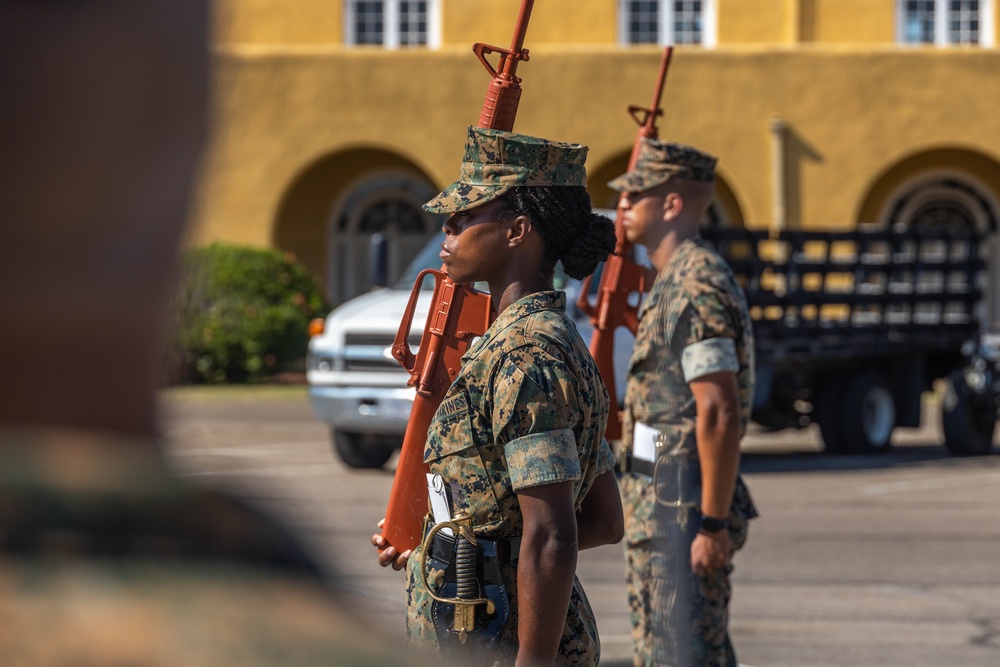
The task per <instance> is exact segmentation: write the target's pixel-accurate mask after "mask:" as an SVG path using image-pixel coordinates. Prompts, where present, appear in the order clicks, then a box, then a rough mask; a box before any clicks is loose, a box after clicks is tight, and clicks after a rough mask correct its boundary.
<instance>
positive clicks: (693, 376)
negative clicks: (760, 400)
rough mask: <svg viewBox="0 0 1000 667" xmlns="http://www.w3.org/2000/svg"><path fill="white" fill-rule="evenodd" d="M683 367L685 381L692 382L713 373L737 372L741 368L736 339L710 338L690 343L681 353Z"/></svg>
mask: <svg viewBox="0 0 1000 667" xmlns="http://www.w3.org/2000/svg"><path fill="white" fill-rule="evenodd" d="M681 368H682V369H683V370H684V381H685V382H692V381H694V380H697V379H698V378H700V377H704V376H706V375H711V374H712V373H721V372H731V373H736V372H738V371H739V370H740V359H739V356H737V354H736V341H734V340H733V339H732V338H709V339H708V340H703V341H699V342H697V343H693V344H691V345H688V346H687V347H685V348H684V351H683V352H682V353H681Z"/></svg>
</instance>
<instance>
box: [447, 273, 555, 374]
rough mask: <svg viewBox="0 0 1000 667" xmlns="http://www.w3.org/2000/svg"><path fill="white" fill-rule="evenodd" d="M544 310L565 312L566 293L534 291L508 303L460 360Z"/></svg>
mask: <svg viewBox="0 0 1000 667" xmlns="http://www.w3.org/2000/svg"><path fill="white" fill-rule="evenodd" d="M546 310H556V311H559V312H565V311H566V293H565V292H559V291H556V290H551V291H545V292H535V293H534V294H529V295H528V296H523V297H521V298H520V299H518V300H517V301H515V302H514V303H512V304H510V305H509V306H507V308H506V309H505V310H504V311H503V312H502V313H500V314H499V315H497V318H496V319H495V320H493V324H491V325H490V328H489V329H487V330H486V333H484V334H483V336H482V338H480V339H479V340H478V341H476V343H475V344H474V345H473V346H472V347H470V348H469V351H468V352H466V353H465V356H463V357H462V362H463V363H464V362H465V360H466V359H471V358H472V357H475V356H476V355H478V354H479V352H480V351H481V350H482V349H483V348H484V347H485V346H486V345H488V344H489V342H490V341H491V340H493V339H494V338H496V337H497V336H499V335H500V333H501V332H503V331H504V329H507V328H508V327H510V326H513V325H514V324H516V323H517V322H518V321H519V320H522V319H524V318H525V317H528V316H529V315H533V314H534V313H540V312H542V311H546Z"/></svg>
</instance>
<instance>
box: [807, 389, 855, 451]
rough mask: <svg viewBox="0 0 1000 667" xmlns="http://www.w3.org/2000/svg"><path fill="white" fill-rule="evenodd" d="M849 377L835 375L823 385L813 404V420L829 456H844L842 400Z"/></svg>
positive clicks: (818, 390)
mask: <svg viewBox="0 0 1000 667" xmlns="http://www.w3.org/2000/svg"><path fill="white" fill-rule="evenodd" d="M845 384H847V377H845V376H844V375H833V376H831V377H830V379H828V380H827V381H826V382H824V383H823V384H821V385H820V386H819V387H818V388H817V390H816V392H817V395H816V400H815V401H814V402H813V411H812V420H813V421H814V422H816V424H817V425H818V426H819V434H820V437H821V438H822V439H823V450H824V451H825V452H827V453H828V454H843V453H845V452H846V448H845V447H844V435H843V430H842V428H841V421H842V419H843V417H842V414H843V413H842V408H841V403H842V400H841V399H842V398H843V394H844V385H845Z"/></svg>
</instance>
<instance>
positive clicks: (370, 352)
mask: <svg viewBox="0 0 1000 667" xmlns="http://www.w3.org/2000/svg"><path fill="white" fill-rule="evenodd" d="M395 338H396V337H395V335H388V334H379V333H349V334H347V335H346V336H345V337H344V343H345V345H344V370H345V371H348V372H351V371H354V372H357V373H378V372H386V373H402V372H403V367H402V366H400V365H399V362H398V361H396V360H395V359H393V358H392V356H391V354H390V350H391V348H392V343H393V341H394V340H395ZM408 342H409V344H410V349H411V350H413V353H414V354H416V352H417V348H418V346H419V345H420V335H419V334H411V335H410V338H409V341H408Z"/></svg>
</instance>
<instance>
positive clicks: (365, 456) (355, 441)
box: [331, 429, 395, 468]
mask: <svg viewBox="0 0 1000 667" xmlns="http://www.w3.org/2000/svg"><path fill="white" fill-rule="evenodd" d="M331 435H332V436H333V448H334V450H335V451H336V452H337V455H338V456H340V460H341V461H343V462H344V463H345V464H347V466H348V467H350V468H381V467H382V466H384V465H385V464H386V462H387V461H388V460H389V459H390V458H392V453H393V452H394V451H395V447H393V446H392V445H391V444H387V443H386V438H385V436H376V435H370V434H366V433H348V432H346V431H338V430H336V429H333V430H332V432H331Z"/></svg>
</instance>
